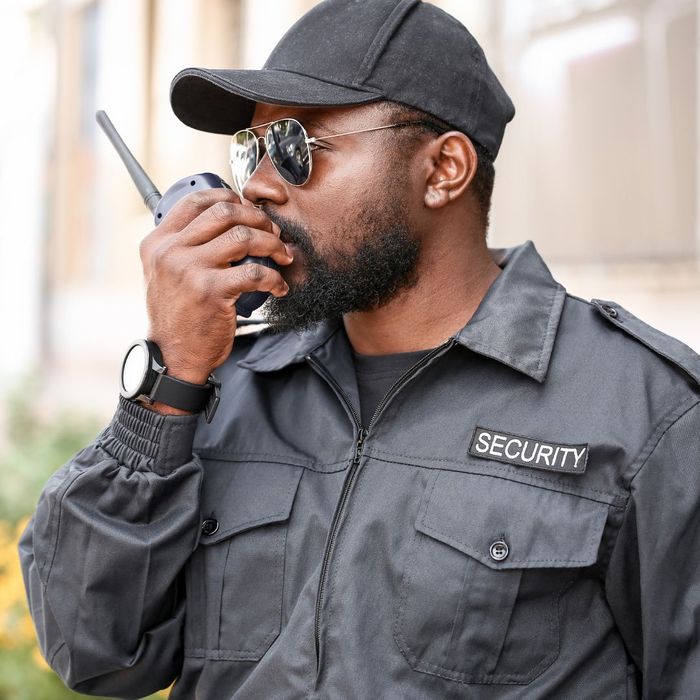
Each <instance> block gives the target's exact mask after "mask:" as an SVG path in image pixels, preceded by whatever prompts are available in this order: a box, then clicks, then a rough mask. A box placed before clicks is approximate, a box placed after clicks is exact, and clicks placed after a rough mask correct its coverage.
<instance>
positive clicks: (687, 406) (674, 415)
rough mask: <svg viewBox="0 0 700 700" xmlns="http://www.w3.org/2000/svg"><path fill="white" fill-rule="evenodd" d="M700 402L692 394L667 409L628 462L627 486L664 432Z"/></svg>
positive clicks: (642, 466)
mask: <svg viewBox="0 0 700 700" xmlns="http://www.w3.org/2000/svg"><path fill="white" fill-rule="evenodd" d="M699 404H700V397H698V396H693V397H690V398H687V399H686V400H685V401H683V402H681V403H680V404H679V405H678V406H676V407H675V408H674V409H672V410H671V411H669V412H668V413H667V414H666V415H665V416H664V418H663V420H662V421H661V422H660V423H659V424H658V425H657V426H656V427H655V428H654V430H653V431H652V433H651V435H650V436H649V437H648V438H647V441H646V442H645V443H644V447H643V448H642V450H641V452H640V453H639V455H638V456H637V457H636V459H635V460H634V461H633V462H632V463H631V464H630V466H629V470H630V471H632V473H633V475H632V477H631V478H630V480H629V487H631V486H632V483H633V482H634V480H635V479H636V478H637V477H638V476H639V475H640V474H641V472H642V469H644V467H645V466H646V465H647V464H648V462H649V459H650V458H651V456H652V455H653V454H654V452H655V451H656V448H657V447H658V445H659V443H660V442H661V440H662V438H663V437H664V435H666V433H667V432H668V431H669V430H670V429H671V428H672V427H673V426H674V425H675V424H676V423H677V422H678V421H679V420H680V419H681V418H683V416H685V415H686V414H687V413H689V412H690V411H692V410H693V409H694V408H695V407H696V406H698V405H699ZM637 464H638V466H637V467H636V469H635V470H634V471H633V467H634V465H637Z"/></svg>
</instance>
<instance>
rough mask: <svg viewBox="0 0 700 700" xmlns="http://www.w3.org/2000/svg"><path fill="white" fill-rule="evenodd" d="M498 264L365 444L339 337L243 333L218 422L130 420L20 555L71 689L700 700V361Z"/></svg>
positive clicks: (217, 696)
mask: <svg viewBox="0 0 700 700" xmlns="http://www.w3.org/2000/svg"><path fill="white" fill-rule="evenodd" d="M494 254H495V255H497V256H498V257H497V260H498V261H499V263H500V264H501V265H502V266H503V267H504V270H503V272H502V274H501V275H500V277H499V278H498V279H497V280H496V282H495V283H494V284H493V286H492V287H491V289H490V290H489V292H488V294H487V295H486V297H485V298H484V300H483V302H482V304H481V305H480V307H479V309H478V310H477V312H476V314H475V315H474V317H473V318H472V319H471V321H470V322H469V323H468V324H467V325H466V326H465V327H464V328H463V329H462V330H461V331H459V332H458V333H457V334H456V335H455V336H454V337H452V338H450V339H449V340H448V341H447V342H445V343H444V344H443V345H441V346H440V347H439V348H437V349H436V350H434V351H432V352H430V353H429V354H428V355H427V356H425V357H424V358H423V359H421V360H420V361H419V362H418V363H417V364H416V365H415V366H413V367H412V368H411V369H410V370H409V371H408V372H407V373H406V374H405V375H404V376H403V377H402V378H401V379H400V380H399V381H398V382H397V383H396V384H395V385H394V386H393V387H392V389H391V390H390V391H389V392H388V394H387V395H386V397H385V398H384V400H383V401H382V402H381V403H380V404H379V406H378V407H377V410H376V412H375V414H374V417H373V418H372V421H371V422H370V424H369V425H366V426H361V425H360V420H359V418H358V416H359V412H358V408H357V406H358V395H357V387H356V382H355V377H354V369H353V360H352V355H351V352H350V348H349V345H348V341H347V338H346V336H345V333H344V331H343V329H342V324H340V323H338V322H336V323H328V324H322V325H321V326H319V327H317V328H315V329H314V330H313V331H310V332H306V333H304V334H302V335H298V334H289V335H281V336H280V335H277V336H275V335H271V334H270V335H268V334H264V333H263V334H262V335H260V336H259V337H257V338H253V339H250V338H245V337H242V338H239V339H237V340H236V343H235V347H234V350H233V353H232V356H231V357H230V358H229V360H228V361H227V362H226V363H225V364H224V365H223V366H222V367H221V368H220V370H219V372H218V375H219V377H220V379H221V380H222V382H223V390H222V391H223V397H222V403H221V406H220V408H219V412H218V414H217V415H216V417H215V419H214V421H213V422H212V423H211V424H210V425H206V424H205V423H204V422H203V421H201V420H199V421H198V420H197V419H196V418H194V417H164V416H160V415H158V414H156V413H153V412H150V411H148V410H146V409H144V408H142V407H140V406H137V405H135V404H132V403H129V402H126V401H122V402H121V404H120V406H119V409H118V411H117V413H116V416H115V418H114V420H113V422H112V423H111V425H110V426H109V427H108V428H107V429H106V430H105V431H104V432H103V433H102V434H101V435H100V436H99V437H98V438H97V439H96V441H95V442H94V443H93V444H92V445H90V446H88V447H87V448H85V449H84V450H83V451H82V452H80V453H79V454H78V455H77V456H76V457H75V458H74V459H73V460H72V461H71V462H69V463H68V464H66V465H65V466H64V467H63V468H61V469H60V470H59V471H58V472H57V473H56V474H55V475H54V476H53V477H52V478H51V479H50V481H49V482H48V484H47V485H46V487H45V490H44V492H43V494H42V495H41V499H40V501H39V504H38V507H37V510H36V513H35V515H34V518H33V521H32V522H31V523H30V525H29V526H28V528H27V531H26V533H25V534H24V537H23V539H22V541H21V544H20V550H21V558H22V564H23V567H24V574H25V578H26V585H27V591H28V596H29V601H30V604H31V610H32V614H33V616H34V620H35V623H36V627H37V631H38V636H39V639H40V642H41V647H42V650H43V653H44V654H45V655H46V657H47V659H48V661H49V663H50V664H51V665H52V667H53V668H54V669H55V670H56V671H57V672H58V673H59V674H60V676H61V677H62V678H63V679H64V680H65V682H66V683H68V684H69V685H70V686H72V687H73V688H75V689H77V690H79V691H81V692H86V693H96V694H97V693H99V694H105V695H116V696H124V697H138V696H140V695H145V694H147V693H148V692H150V691H152V690H154V689H156V688H160V687H163V686H165V685H167V684H169V683H170V682H172V681H173V680H174V679H175V678H176V677H177V678H178V680H177V683H176V685H175V688H174V690H173V693H172V697H173V698H177V699H180V698H206V699H208V700H225V699H228V698H236V699H237V700H261V699H267V698H314V699H320V698H329V699H335V698H341V699H345V698H348V699H354V698H359V699H367V700H374V699H376V698H396V699H399V698H400V699H402V700H406V699H408V700H412V699H416V700H417V699H419V698H441V699H443V698H445V699H450V698H499V699H506V700H507V699H508V698H518V699H522V698H576V699H577V700H579V699H582V698H595V699H596V700H600V699H602V698H605V699H606V700H607V699H609V698H627V699H630V698H638V697H640V696H641V694H642V693H643V694H644V696H645V697H646V698H649V699H655V698H698V697H700V627H699V624H700V529H699V525H700V509H699V507H698V506H699V504H700V358H698V356H697V355H695V354H694V353H693V352H692V351H691V350H690V349H688V348H687V347H686V346H684V345H682V344H681V343H680V342H678V341H676V340H673V339H671V338H669V337H667V336H665V335H663V334H662V333H660V332H658V331H656V330H654V329H652V328H650V327H648V326H646V325H645V324H643V323H642V322H641V321H639V320H637V319H636V318H635V317H634V316H632V315H631V314H630V313H628V312H626V311H625V310H623V309H622V308H619V307H617V306H615V305H613V304H608V303H605V302H597V301H594V302H591V303H589V302H585V301H582V300H580V299H577V298H574V297H571V296H568V295H567V294H566V292H565V290H564V289H563V288H562V286H561V285H559V284H558V283H557V282H555V281H554V280H553V279H552V277H551V275H550V273H549V271H548V270H547V268H546V267H545V265H544V263H543V262H542V260H541V259H540V257H539V256H538V254H537V253H536V251H535V249H534V247H533V246H532V244H530V243H528V244H525V245H523V246H520V247H517V248H512V249H509V250H507V251H500V252H499V253H494ZM193 440H194V448H193Z"/></svg>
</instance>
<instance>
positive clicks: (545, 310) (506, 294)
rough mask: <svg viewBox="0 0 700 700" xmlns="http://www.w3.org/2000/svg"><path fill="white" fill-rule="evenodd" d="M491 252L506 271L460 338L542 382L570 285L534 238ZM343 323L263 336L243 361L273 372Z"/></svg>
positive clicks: (241, 364) (323, 340)
mask: <svg viewBox="0 0 700 700" xmlns="http://www.w3.org/2000/svg"><path fill="white" fill-rule="evenodd" d="M491 255H492V256H493V258H494V260H495V261H496V262H497V263H498V265H499V266H500V267H502V268H503V271H502V272H501V274H500V275H499V276H498V277H497V279H496V281H495V282H494V283H493V284H492V285H491V287H490V288H489V290H488V292H487V293H486V295H485V296H484V298H483V299H482V301H481V304H480V305H479V307H478V308H477V310H476V312H475V313H474V315H473V316H472V318H471V319H470V320H469V322H468V323H467V325H466V326H464V328H462V329H461V330H460V331H459V332H458V333H457V334H456V335H455V339H456V341H457V342H458V343H459V344H460V345H463V346H464V347H466V348H469V349H470V350H472V351H473V352H476V353H479V354H480V355H485V356H487V357H491V358H493V359H494V360H497V361H499V362H501V363H503V364H505V365H508V366H509V367H512V368H513V369H515V370H518V371H519V372H522V373H523V374H526V375H528V376H529V377H532V378H533V379H535V380H537V381H538V382H543V381H544V380H545V377H546V375H547V369H548V367H549V360H550V358H551V355H552V349H553V347H554V340H555V338H556V334H557V328H558V326H559V319H560V317H561V312H562V309H563V307H564V299H565V297H566V290H565V289H564V287H562V286H561V285H560V284H559V283H558V282H556V281H555V280H554V279H553V277H552V275H551V273H550V271H549V270H548V268H547V266H546V265H545V263H544V261H543V260H542V258H541V257H540V255H539V253H538V252H537V250H536V249H535V246H534V244H533V243H532V242H531V241H528V242H526V243H524V244H522V245H520V246H515V247H513V248H504V249H492V250H491ZM341 326H342V324H341V323H340V321H339V320H333V321H325V322H323V323H321V324H319V325H317V326H314V327H313V328H312V329H310V330H308V331H304V332H303V333H286V334H284V335H276V334H274V333H271V334H266V335H262V336H260V338H259V339H258V341H257V342H256V343H255V345H254V346H253V348H252V349H251V351H250V353H249V354H248V355H247V357H246V358H245V359H243V360H240V361H239V362H238V365H239V367H243V368H245V369H251V370H254V371H256V372H273V371H276V370H280V369H283V368H284V367H286V366H288V365H291V364H295V363H298V362H303V361H304V359H305V358H306V357H307V356H308V355H310V354H312V353H314V352H315V351H316V350H318V349H319V348H320V347H321V346H323V345H325V344H326V343H327V342H328V341H329V340H330V339H331V338H332V337H333V336H336V334H337V331H338V330H339V329H340V328H341Z"/></svg>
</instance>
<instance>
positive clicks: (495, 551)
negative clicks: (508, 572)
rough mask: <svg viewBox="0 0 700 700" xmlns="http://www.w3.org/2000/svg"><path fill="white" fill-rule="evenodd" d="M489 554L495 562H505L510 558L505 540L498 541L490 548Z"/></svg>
mask: <svg viewBox="0 0 700 700" xmlns="http://www.w3.org/2000/svg"><path fill="white" fill-rule="evenodd" d="M489 554H490V555H491V559H493V560H494V561H503V560H504V559H505V558H506V557H507V556H508V545H507V544H506V543H505V542H504V541H503V540H496V541H495V542H494V543H493V544H492V545H491V547H489Z"/></svg>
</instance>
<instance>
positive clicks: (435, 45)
mask: <svg viewBox="0 0 700 700" xmlns="http://www.w3.org/2000/svg"><path fill="white" fill-rule="evenodd" d="M380 100H392V101H394V102H400V103H402V104H404V105H407V106H409V107H414V108H416V109H420V110H422V111H424V112H427V113H428V114H430V115H432V116H433V117H437V118H438V119H440V120H442V121H444V122H446V123H447V124H449V125H450V126H452V127H453V128H455V129H456V130H458V131H461V132H463V133H465V134H467V135H468V136H469V137H470V138H472V139H473V140H474V141H476V142H478V143H479V144H480V145H482V146H483V147H484V148H485V149H486V150H487V151H488V152H489V153H490V154H491V156H492V157H493V158H495V157H496V155H497V154H498V150H499V148H500V145H501V141H502V139H503V132H504V130H505V127H506V124H507V123H508V122H509V121H510V120H511V119H512V118H513V116H514V115H515V108H514V107H513V103H512V102H511V100H510V98H509V97H508V95H507V93H506V91H505V90H504V89H503V86H502V85H501V83H500V82H499V81H498V78H497V77H496V76H495V74H494V73H493V71H492V70H491V68H490V67H489V65H488V62H487V61H486V57H485V55H484V52H483V50H482V48H481V46H479V44H478V42H477V41H476V39H475V38H474V37H473V36H472V35H471V34H470V33H469V31H468V30H467V29H466V27H464V26H463V25H462V24H461V23H460V22H458V21H457V20H456V19H455V18H454V17H452V16H451V15H449V14H447V13H446V12H444V11H443V10H441V9H439V8H438V7H436V6H435V5H431V4H429V3H424V2H421V0H325V1H324V2H320V3H319V4H318V5H316V6H315V7H313V8H312V9H311V10H310V11H309V12H307V13H306V14H305V15H304V16H303V17H302V18H301V19H300V20H299V21H297V22H296V24H294V25H293V26H292V27H291V29H289V31H287V33H286V34H285V35H284V36H283V37H282V39H281V40H280V42H279V43H278V44H277V46H276V47H275V48H274V49H273V51H272V53H271V54H270V57H269V58H268V60H267V62H266V63H265V65H264V66H263V68H262V69H261V70H228V69H222V70H212V69H207V68H187V69H185V70H182V71H180V72H179V73H178V74H177V75H176V76H175V78H174V79H173V82H172V85H171V88H170V101H171V104H172V107H173V111H174V112H175V114H176V115H177V116H178V118H179V119H180V120H181V121H183V122H184V123H185V124H187V125H188V126H191V127H193V128H195V129H200V130H202V131H210V132H214V133H219V134H233V133H234V132H236V131H238V130H239V129H244V128H245V127H247V126H250V122H251V119H252V116H253V111H254V109H255V103H256V102H265V103H269V104H275V105H292V106H296V107H340V106H347V105H360V104H366V103H369V102H378V101H380Z"/></svg>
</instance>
